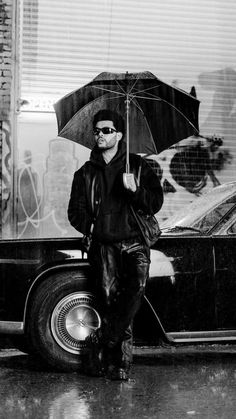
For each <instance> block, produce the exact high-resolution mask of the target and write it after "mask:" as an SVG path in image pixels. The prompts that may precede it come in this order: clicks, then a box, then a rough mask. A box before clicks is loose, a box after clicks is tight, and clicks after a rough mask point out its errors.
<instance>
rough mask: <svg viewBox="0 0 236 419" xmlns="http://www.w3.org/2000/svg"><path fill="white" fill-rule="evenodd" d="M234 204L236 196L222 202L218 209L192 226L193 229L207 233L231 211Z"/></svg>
mask: <svg viewBox="0 0 236 419" xmlns="http://www.w3.org/2000/svg"><path fill="white" fill-rule="evenodd" d="M235 203H236V196H231V197H230V198H229V199H228V200H226V201H225V202H222V203H221V204H220V205H219V206H218V207H216V208H214V209H213V210H212V211H209V212H208V213H207V214H206V215H205V216H204V217H203V218H201V219H200V220H198V221H197V222H196V223H194V224H193V227H194V228H196V229H199V230H201V231H202V232H203V233H207V232H208V231H209V230H211V229H212V228H213V227H214V225H216V224H217V223H218V222H219V221H220V220H221V218H222V217H223V216H224V215H225V214H226V213H227V212H228V211H230V210H231V208H232V207H233V206H234V205H235Z"/></svg>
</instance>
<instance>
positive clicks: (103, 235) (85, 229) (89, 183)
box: [68, 142, 163, 243]
mask: <svg viewBox="0 0 236 419" xmlns="http://www.w3.org/2000/svg"><path fill="white" fill-rule="evenodd" d="M125 164H126V146H125V144H124V143H123V142H120V143H119V148H118V151H117V153H116V155H115V156H114V157H113V159H112V160H111V161H110V162H109V163H108V164H106V163H105V161H104V159H103V156H102V152H101V150H99V149H98V147H97V146H95V147H94V149H93V150H92V152H91V155H90V160H89V161H88V162H86V163H85V165H84V166H82V167H81V168H80V169H79V170H78V171H77V172H75V174H74V179H73V182H72V188H71V195H70V200H69V206H68V218H69V221H70V223H71V225H72V226H73V227H74V228H75V229H76V230H78V231H80V232H81V233H83V234H88V233H89V231H90V226H91V223H94V228H93V238H94V239H95V240H96V241H99V242H101V243H113V242H119V241H122V240H126V239H130V238H135V237H140V231H139V227H138V226H137V222H136V220H135V219H134V216H133V214H132V212H131V209H130V205H132V206H133V208H134V209H135V210H136V211H138V210H142V211H143V212H144V213H146V214H155V213H157V212H158V211H159V210H160V208H161V206H162V203H163V192H162V188H161V185H160V182H159V178H158V176H157V175H156V174H155V172H154V171H153V169H152V168H151V166H149V164H148V163H147V162H146V161H145V160H144V159H142V158H141V157H140V156H138V155H136V154H130V168H131V172H132V173H134V175H135V178H136V179H137V176H138V171H139V167H140V165H141V175H140V184H139V185H138V186H137V190H136V192H132V191H128V190H126V189H125V187H124V185H123V173H124V172H125Z"/></svg>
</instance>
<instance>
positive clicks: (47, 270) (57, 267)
mask: <svg viewBox="0 0 236 419" xmlns="http://www.w3.org/2000/svg"><path fill="white" fill-rule="evenodd" d="M75 269H76V270H78V275H80V278H81V279H82V278H83V279H86V278H87V280H88V288H89V287H90V288H91V280H89V269H90V268H89V264H88V262H87V261H86V260H84V261H77V262H76V261H67V262H63V263H57V264H54V265H51V266H48V265H45V266H43V267H41V270H40V273H38V274H37V276H36V277H35V278H34V280H33V282H32V283H31V286H30V288H29V290H28V293H27V297H26V300H25V306H24V316H23V327H24V329H25V325H26V321H27V312H28V309H29V306H30V301H31V300H32V298H33V296H34V294H35V291H36V290H37V287H38V286H39V285H40V284H41V283H42V282H43V281H46V280H47V279H48V278H49V277H50V276H51V275H52V274H55V273H57V272H58V273H59V272H63V271H67V272H69V271H71V270H75Z"/></svg>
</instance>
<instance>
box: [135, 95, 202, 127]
mask: <svg viewBox="0 0 236 419" xmlns="http://www.w3.org/2000/svg"><path fill="white" fill-rule="evenodd" d="M135 98H138V99H146V100H156V101H160V102H161V101H162V102H165V103H167V105H169V106H171V107H172V108H173V109H175V110H176V111H177V112H178V113H179V114H180V115H182V116H183V118H184V119H185V120H186V121H188V123H189V124H190V125H191V126H192V127H193V128H194V130H195V131H197V132H198V133H199V130H198V129H197V128H196V127H195V126H194V125H193V123H192V122H191V121H190V120H189V119H188V118H187V116H185V115H184V113H183V112H181V111H180V110H179V109H178V108H176V106H174V105H172V103H170V102H168V101H167V100H165V99H161V98H159V99H156V98H149V97H145V96H135ZM133 102H134V103H135V101H133ZM135 105H136V106H137V108H138V109H140V108H139V107H138V105H137V103H135Z"/></svg>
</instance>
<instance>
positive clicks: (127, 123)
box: [125, 95, 130, 173]
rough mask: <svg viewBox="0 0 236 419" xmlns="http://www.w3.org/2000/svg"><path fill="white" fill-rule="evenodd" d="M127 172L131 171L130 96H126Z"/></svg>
mask: <svg viewBox="0 0 236 419" xmlns="http://www.w3.org/2000/svg"><path fill="white" fill-rule="evenodd" d="M125 103H126V173H129V172H130V164H129V104H130V99H129V96H128V95H127V96H126V101H125Z"/></svg>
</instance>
